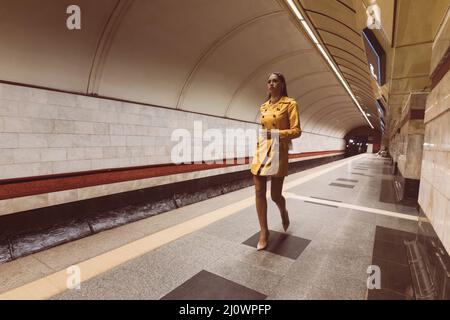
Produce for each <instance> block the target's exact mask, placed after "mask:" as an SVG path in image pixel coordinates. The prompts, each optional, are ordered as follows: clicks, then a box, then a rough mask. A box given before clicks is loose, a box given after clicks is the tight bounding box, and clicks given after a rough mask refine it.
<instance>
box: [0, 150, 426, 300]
mask: <svg viewBox="0 0 450 320" xmlns="http://www.w3.org/2000/svg"><path fill="white" fill-rule="evenodd" d="M308 177H309V178H308ZM390 182H392V176H391V174H390V173H389V164H388V162H387V161H385V160H384V159H383V158H379V157H376V156H375V155H360V156H357V157H354V158H350V159H344V160H339V161H337V162H336V163H331V164H326V165H323V166H321V167H318V168H313V169H309V170H306V171H304V172H300V173H297V174H293V175H290V176H289V177H288V178H287V179H286V182H285V190H284V194H285V197H286V200H287V208H288V210H289V215H290V220H291V225H290V227H289V229H288V231H287V232H284V231H283V228H282V225H281V219H280V215H279V212H278V209H277V207H276V206H275V205H274V204H273V202H272V201H271V200H270V197H269V200H268V221H269V229H270V230H271V235H270V238H269V246H268V247H267V248H266V249H265V250H263V251H257V250H256V248H255V247H256V243H257V239H258V231H259V227H258V226H259V225H258V220H257V216H256V209H255V206H254V205H253V204H251V205H248V206H246V207H243V208H242V209H239V210H236V212H235V213H233V214H230V215H226V216H224V217H223V218H221V219H217V220H216V221H214V222H212V223H209V224H207V225H205V226H204V227H202V228H199V229H198V230H195V231H193V232H189V233H187V234H185V235H182V236H180V237H177V238H176V239H174V240H173V241H169V242H167V243H164V244H163V245H161V246H157V247H155V249H153V250H149V251H148V252H145V253H144V254H142V255H140V256H139V257H136V258H133V259H130V260H128V261H125V262H123V263H121V264H119V265H117V266H115V267H112V268H105V271H104V272H101V273H99V274H98V275H96V276H95V277H92V278H90V279H89V280H87V281H83V282H82V283H81V286H80V289H79V290H75V289H72V290H66V291H64V292H61V293H59V294H57V295H54V296H52V297H51V298H52V299H242V300H247V299H353V300H355V299H356V300H359V299H361V300H362V299H414V292H413V290H412V284H411V276H410V272H409V267H408V263H407V261H406V249H405V246H404V244H403V242H402V241H403V240H405V239H411V238H413V237H414V236H415V232H416V228H417V212H416V209H415V208H414V207H408V206H404V205H400V204H398V203H396V202H395V201H394V200H395V198H394V197H392V192H393V190H392V189H390V188H391V187H390V185H392V183H390ZM252 196H253V190H252V188H246V189H243V190H239V191H236V192H233V193H230V194H227V195H223V196H219V197H216V198H213V199H210V200H207V201H203V202H200V203H196V204H193V205H189V206H186V207H184V208H180V209H182V210H180V209H177V210H174V212H168V213H164V214H161V215H160V216H156V217H151V218H148V219H145V220H143V221H138V222H136V223H133V224H130V225H127V226H123V227H120V228H117V229H115V230H110V232H109V233H108V232H105V233H101V234H99V235H96V236H97V239H96V238H95V236H93V237H89V238H86V239H81V240H79V241H75V243H69V244H67V245H63V246H60V247H56V248H53V249H50V250H48V251H44V252H41V253H38V254H35V255H32V256H30V257H26V258H24V259H28V260H29V262H28V263H26V269H24V267H23V266H22V265H20V262H21V259H19V260H17V261H13V262H11V263H7V264H5V265H7V266H6V267H5V266H4V265H0V274H2V273H3V275H4V276H7V275H12V274H14V270H15V266H17V267H16V269H18V270H19V271H21V272H22V273H23V278H26V280H23V279H21V278H20V277H18V276H16V277H15V278H14V280H13V281H11V279H10V282H5V281H3V282H2V280H0V293H2V292H8V290H11V289H12V288H16V287H19V286H20V285H24V284H26V283H27V282H29V281H36V280H39V279H40V278H41V277H43V276H44V275H49V274H51V273H52V272H58V271H61V270H64V268H66V267H67V266H69V265H73V264H76V263H78V262H80V261H84V260H86V259H96V257H97V256H100V255H101V254H102V253H105V252H108V250H112V249H114V248H117V247H120V246H121V245H124V244H126V243H129V242H131V241H134V240H136V239H139V238H141V237H144V236H145V235H149V234H152V233H155V232H158V230H164V229H165V228H167V227H169V226H177V225H178V224H183V223H189V221H191V220H192V219H195V218H196V217H201V215H202V213H205V212H210V211H212V210H217V209H220V208H221V207H225V206H232V205H233V204H236V203H238V202H239V201H241V202H242V201H243V199H248V198H251V197H252ZM130 232H131V234H130ZM133 232H134V233H133ZM77 243H78V245H77ZM111 243H114V245H112V244H111ZM100 246H101V249H98V247H100ZM86 252H89V255H86ZM33 259H34V260H35V261H33ZM22 261H23V260H22ZM93 261H95V260H93ZM102 263H103V262H102ZM371 266H372V267H371ZM373 266H375V267H379V272H380V276H381V277H380V281H381V282H380V283H379V285H378V284H377V283H375V284H376V285H375V288H372V287H373V286H372V287H371V289H368V278H369V277H370V276H371V271H370V270H371V269H370V268H372V269H373ZM39 268H40V269H39ZM35 269H39V272H36V273H35V274H34V275H33V276H30V275H29V274H28V275H27V274H26V270H31V271H30V272H31V273H33V272H34V270H35ZM16 271H17V270H16ZM81 271H82V272H83V270H81ZM1 278H2V277H1V276H0V279H1ZM369 287H370V286H369ZM0 298H1V295H0Z"/></svg>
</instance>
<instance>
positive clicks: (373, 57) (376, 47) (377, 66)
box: [362, 28, 386, 86]
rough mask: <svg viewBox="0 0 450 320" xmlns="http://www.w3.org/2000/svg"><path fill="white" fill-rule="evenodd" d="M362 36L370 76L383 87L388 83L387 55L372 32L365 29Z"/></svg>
mask: <svg viewBox="0 0 450 320" xmlns="http://www.w3.org/2000/svg"><path fill="white" fill-rule="evenodd" d="M362 34H363V42H364V47H365V48H366V54H367V62H368V64H369V70H370V75H371V76H372V79H374V80H375V81H376V82H377V83H378V85H379V86H382V85H384V84H385V83H386V53H385V52H384V50H383V47H382V46H381V44H380V43H379V42H378V40H377V38H376V37H375V34H374V33H373V31H372V30H370V29H368V28H365V29H364V30H363V32H362Z"/></svg>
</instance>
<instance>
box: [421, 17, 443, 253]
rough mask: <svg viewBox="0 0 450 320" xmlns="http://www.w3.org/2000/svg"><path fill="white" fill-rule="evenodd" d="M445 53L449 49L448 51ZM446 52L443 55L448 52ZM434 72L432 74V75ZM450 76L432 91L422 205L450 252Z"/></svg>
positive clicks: (438, 42) (438, 43)
mask: <svg viewBox="0 0 450 320" xmlns="http://www.w3.org/2000/svg"><path fill="white" fill-rule="evenodd" d="M449 23H450V22H449V20H448V19H447V20H446V24H444V25H443V27H442V28H443V29H442V30H443V32H441V33H440V36H439V37H438V38H437V39H436V41H435V43H434V45H433V47H434V48H436V50H438V51H439V54H435V53H434V52H433V59H432V64H431V65H432V66H437V65H439V63H440V61H436V60H441V59H442V55H441V54H440V52H442V50H443V48H442V45H444V46H445V45H446V48H448V47H449V42H448V41H447V40H446V39H448V37H449V35H450V28H449V27H448V24H449ZM445 50H446V49H445ZM445 50H444V51H445ZM433 71H434V70H431V72H433ZM449 181H450V72H447V74H446V75H445V76H444V78H443V79H442V80H441V81H440V82H439V84H438V85H437V86H436V87H435V88H434V89H433V90H432V92H431V93H430V95H429V96H428V100H427V108H426V111H425V142H424V153H423V160H422V174H421V181H420V191H419V204H420V206H421V208H422V209H423V211H424V212H425V214H426V215H427V217H428V219H429V220H430V222H431V224H432V225H433V227H434V229H435V231H436V233H437V235H438V236H439V238H440V239H441V241H442V242H443V244H444V246H445V248H446V250H447V252H450V182H449Z"/></svg>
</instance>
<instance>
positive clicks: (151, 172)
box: [0, 150, 343, 200]
mask: <svg viewBox="0 0 450 320" xmlns="http://www.w3.org/2000/svg"><path fill="white" fill-rule="evenodd" d="M338 152H343V150H332V151H317V152H303V153H297V154H290V155H289V158H304V157H310V156H318V155H326V154H333V153H338ZM239 160H240V161H238V160H234V162H233V163H226V162H225V161H223V162H224V163H222V164H220V163H213V164H208V163H194V164H180V165H175V164H162V165H152V166H144V167H132V168H115V169H105V170H96V171H87V172H76V173H67V174H56V175H47V176H37V177H26V178H17V179H4V180H0V200H4V199H11V198H17V197H24V196H31V195H37V194H43V193H50V192H57V191H64V190H71V189H78V188H85V187H92V186H98V185H104V184H110V183H116V182H124V181H131V180H139V179H147V178H153V177H160V176H166V175H171V174H177V173H188V172H194V171H201V170H209V169H216V168H223V167H229V166H235V165H240V164H249V163H250V160H249V158H245V159H239ZM229 162H231V161H229Z"/></svg>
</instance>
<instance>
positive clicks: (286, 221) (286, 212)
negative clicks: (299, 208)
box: [281, 210, 290, 231]
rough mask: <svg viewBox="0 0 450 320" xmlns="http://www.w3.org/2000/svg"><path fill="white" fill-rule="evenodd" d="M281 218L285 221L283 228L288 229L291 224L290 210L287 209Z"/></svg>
mask: <svg viewBox="0 0 450 320" xmlns="http://www.w3.org/2000/svg"><path fill="white" fill-rule="evenodd" d="M281 220H282V222H283V229H284V231H286V230H287V229H288V228H289V224H290V221H289V212H288V211H287V210H286V211H285V212H284V214H283V215H282V217H281Z"/></svg>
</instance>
